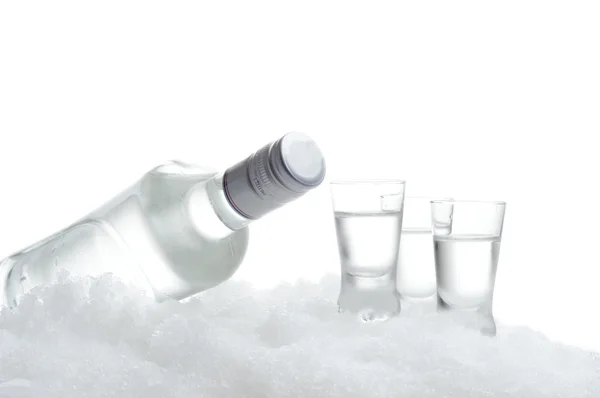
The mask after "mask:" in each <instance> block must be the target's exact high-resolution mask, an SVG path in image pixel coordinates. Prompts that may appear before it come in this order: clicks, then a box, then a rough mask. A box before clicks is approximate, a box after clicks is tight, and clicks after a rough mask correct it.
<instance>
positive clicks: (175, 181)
mask: <svg viewBox="0 0 600 398" xmlns="http://www.w3.org/2000/svg"><path fill="white" fill-rule="evenodd" d="M222 180H223V173H217V172H216V171H215V170H209V169H207V168H201V167H198V166H195V165H190V164H185V163H181V162H168V163H165V164H163V165H161V166H159V167H156V168H155V169H153V170H151V171H149V172H148V173H146V174H145V175H144V176H143V177H142V178H141V179H140V180H139V181H138V182H137V183H135V184H134V185H133V186H131V187H130V188H129V189H127V190H125V191H124V192H122V193H121V194H120V195H118V196H116V197H115V198H114V199H112V200H111V201H110V202H108V203H106V204H105V205H104V206H102V207H101V208H99V209H97V210H95V211H93V212H91V213H90V214H88V215H87V216H85V217H83V218H82V219H80V220H78V221H77V222H75V223H73V224H72V225H70V226H69V227H67V228H65V229H63V230H62V231H60V232H58V233H56V234H54V235H52V236H50V237H48V238H46V239H44V240H42V241H40V242H38V243H36V244H34V245H32V246H30V247H28V248H26V249H24V250H21V251H19V252H17V253H15V254H13V255H11V256H10V257H8V258H6V259H4V260H0V303H2V304H4V305H8V306H15V305H17V304H18V301H19V298H20V297H21V296H22V295H23V294H24V293H27V292H28V291H29V290H31V289H32V288H34V287H35V286H37V285H40V284H45V283H51V282H53V281H54V280H56V277H57V276H58V275H59V272H60V271H61V270H63V269H64V270H67V271H68V272H69V273H70V274H74V275H100V274H103V273H113V274H114V275H116V276H117V277H119V278H121V279H123V280H125V281H127V282H130V283H133V284H135V285H137V286H139V287H141V288H143V289H145V290H146V291H147V292H149V293H150V294H153V295H154V296H155V297H156V298H157V299H158V300H162V299H165V298H174V299H182V298H185V297H189V296H191V295H193V294H195V293H198V292H200V291H203V290H206V289H208V288H211V287H213V286H216V285H218V284H219V283H221V282H223V281H225V280H226V279H228V278H229V277H230V276H231V275H232V274H233V273H234V272H235V271H236V270H237V268H238V267H239V266H240V264H241V262H242V260H243V258H244V255H245V253H246V248H247V245H248V228H247V225H248V223H249V222H250V220H248V219H246V218H244V217H242V216H241V215H239V214H238V213H237V212H236V211H235V210H234V209H233V208H232V207H231V206H230V205H229V203H228V202H227V198H226V197H225V194H224V192H223V183H222V182H223V181H222Z"/></svg>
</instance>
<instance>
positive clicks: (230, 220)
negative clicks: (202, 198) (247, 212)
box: [206, 172, 254, 231]
mask: <svg viewBox="0 0 600 398" xmlns="http://www.w3.org/2000/svg"><path fill="white" fill-rule="evenodd" d="M225 177H226V174H225V173H223V172H221V173H218V174H216V175H215V176H213V177H212V178H211V179H210V180H208V181H207V183H206V193H207V196H208V199H209V200H210V203H211V205H212V208H213V210H214V212H215V213H216V215H217V217H219V219H220V220H221V221H222V222H223V224H225V225H226V226H227V227H228V228H229V229H231V230H232V231H238V230H240V229H242V228H245V227H246V226H248V225H249V224H250V223H251V222H252V221H254V220H252V219H250V218H247V217H244V216H243V215H242V214H240V212H239V211H238V210H236V209H235V207H234V206H233V205H232V203H231V202H230V201H229V199H228V198H227V194H226V192H225V184H224V179H225Z"/></svg>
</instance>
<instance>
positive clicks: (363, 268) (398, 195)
mask: <svg viewBox="0 0 600 398" xmlns="http://www.w3.org/2000/svg"><path fill="white" fill-rule="evenodd" d="M404 186H405V183H404V181H402V180H353V181H333V182H332V183H331V195H332V202H333V211H334V216H335V229H336V236H337V243H338V251H339V258H340V264H341V287H340V294H339V298H338V308H339V311H340V312H351V313H356V314H358V315H359V316H360V317H361V318H362V319H363V320H364V321H374V320H385V319H388V318H390V317H392V316H394V315H397V314H399V313H400V297H399V294H398V292H397V290H396V263H397V262H398V247H399V245H400V234H401V231H402V209H403V204H404Z"/></svg>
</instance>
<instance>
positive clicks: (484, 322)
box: [436, 294, 497, 337]
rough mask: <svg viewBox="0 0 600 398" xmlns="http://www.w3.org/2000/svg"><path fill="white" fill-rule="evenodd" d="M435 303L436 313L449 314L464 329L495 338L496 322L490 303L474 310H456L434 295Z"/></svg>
mask: <svg viewBox="0 0 600 398" xmlns="http://www.w3.org/2000/svg"><path fill="white" fill-rule="evenodd" d="M436 301H437V311H438V312H446V313H448V312H451V313H452V317H453V319H455V320H456V321H457V322H459V323H460V324H462V325H464V326H465V327H467V328H469V329H475V330H479V332H480V333H481V334H482V335H483V336H489V337H494V336H496V333H497V329H496V321H495V320H494V315H493V313H492V305H491V302H490V303H489V304H484V305H482V306H480V307H476V308H457V307H453V306H452V305H450V304H448V303H447V302H445V301H444V299H443V298H442V297H440V295H439V294H437V295H436Z"/></svg>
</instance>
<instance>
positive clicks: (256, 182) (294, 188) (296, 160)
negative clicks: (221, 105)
mask: <svg viewBox="0 0 600 398" xmlns="http://www.w3.org/2000/svg"><path fill="white" fill-rule="evenodd" d="M324 178H325V159H324V157H323V154H322V153H321V150H320V149H319V147H318V146H317V144H316V143H315V142H314V141H313V140H312V139H311V138H310V137H308V136H307V135H306V134H303V133H296V132H294V133H288V134H286V135H284V136H283V137H281V138H280V139H278V140H276V141H274V142H271V143H270V144H268V145H265V146H264V147H263V148H261V149H259V150H258V151H257V152H256V153H254V154H252V155H250V156H249V157H248V158H247V159H245V160H243V161H241V162H239V163H238V164H236V165H234V166H232V167H230V168H229V169H227V171H226V172H225V176H224V178H223V188H224V190H225V195H226V196H227V199H228V200H229V203H230V204H231V205H232V206H233V208H235V209H236V210H237V212H238V213H240V214H241V215H242V216H244V217H246V218H248V219H251V220H255V219H258V218H260V217H262V216H264V215H265V214H267V213H269V212H271V211H272V210H275V209H277V208H279V207H281V206H283V205H285V204H286V203H289V202H291V201H293V200H295V199H298V198H299V197H300V196H302V195H304V194H305V193H306V192H308V191H310V190H311V189H313V188H316V187H317V186H319V185H320V184H321V182H323V179H324Z"/></svg>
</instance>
